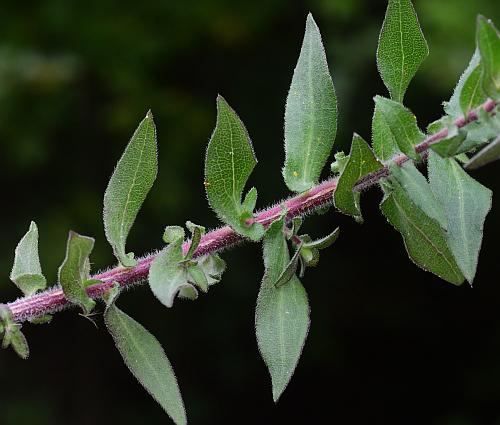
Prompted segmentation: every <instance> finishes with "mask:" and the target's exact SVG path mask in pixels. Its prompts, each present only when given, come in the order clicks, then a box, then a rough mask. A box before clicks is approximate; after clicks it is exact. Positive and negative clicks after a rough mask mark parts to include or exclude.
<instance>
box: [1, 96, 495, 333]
mask: <svg viewBox="0 0 500 425" xmlns="http://www.w3.org/2000/svg"><path fill="white" fill-rule="evenodd" d="M495 106H496V102H495V101H493V100H491V99H488V100H487V101H486V102H485V103H484V104H483V105H482V106H481V107H480V108H483V109H484V110H485V111H486V112H491V111H493V109H494V108H495ZM477 119H478V113H477V111H471V112H470V113H469V114H468V116H467V117H462V118H459V119H458V120H456V121H455V125H457V126H458V127H463V126H465V125H466V124H468V123H470V122H472V121H475V120H477ZM447 135H448V129H446V128H445V129H443V130H441V131H439V132H437V133H435V134H433V135H430V136H428V137H427V138H426V139H425V140H424V141H423V142H421V143H419V144H418V145H416V146H415V151H416V152H418V153H422V152H425V151H426V150H428V149H429V147H430V146H431V145H432V144H433V143H436V142H438V141H440V140H442V139H444V138H445V137H446V136H447ZM409 160H410V158H408V157H407V156H406V155H403V154H400V155H397V156H396V157H394V158H393V159H392V160H391V161H390V162H389V163H388V164H386V165H385V166H384V168H382V169H381V170H379V171H376V172H374V173H371V174H369V175H367V176H365V177H363V178H362V179H361V180H360V181H359V182H358V183H357V184H356V186H355V188H354V190H356V191H362V190H364V189H367V188H369V187H371V186H374V185H375V184H376V183H377V182H378V181H379V180H380V179H381V178H384V177H387V176H388V175H389V165H390V164H392V163H394V164H396V165H398V166H401V165H402V164H404V163H405V162H406V161H409ZM336 187H337V178H331V179H329V180H326V181H324V182H322V183H320V184H318V185H317V186H315V187H313V188H312V189H310V190H308V191H307V192H305V193H302V194H300V195H296V196H294V197H291V198H289V199H287V200H286V201H284V202H282V203H281V204H280V205H277V206H274V207H271V208H268V209H266V210H263V211H261V212H260V213H258V214H257V215H256V216H255V218H254V219H253V221H254V222H259V223H262V224H263V225H264V226H268V225H269V224H270V223H272V222H273V221H274V220H276V219H277V218H278V217H279V216H280V215H281V212H282V206H283V205H284V206H285V207H286V209H287V220H290V219H292V218H293V217H297V216H301V215H304V214H307V213H310V212H313V211H315V210H317V209H320V208H324V207H328V206H330V205H331V204H332V202H333V192H334V191H335V188H336ZM244 240H245V238H244V237H243V236H240V235H238V234H237V233H236V232H235V231H234V230H232V229H231V228H230V227H229V226H225V227H221V228H219V229H216V230H213V231H211V232H209V233H207V234H206V235H204V236H203V238H202V240H201V242H200V244H199V246H198V248H197V250H196V252H195V253H194V257H195V258H196V257H200V256H203V255H205V254H210V253H215V252H217V251H221V250H223V249H226V248H229V247H231V246H232V245H234V244H236V243H238V242H241V241H244ZM188 248H189V241H188V242H185V243H184V245H183V249H184V251H185V252H187V249H188ZM155 255H156V254H150V255H148V256H146V257H145V258H143V259H141V260H139V261H138V263H137V265H136V266H135V267H132V268H123V267H116V268H113V269H111V270H108V271H105V272H103V273H100V274H97V275H95V276H93V278H94V279H99V280H100V281H101V282H102V283H98V284H96V285H92V286H89V287H88V288H87V293H88V295H89V296H90V297H91V298H100V297H102V296H103V295H104V293H105V292H106V291H107V290H108V289H109V288H110V287H111V286H112V285H113V283H114V282H117V283H119V284H120V285H121V286H122V287H129V286H132V285H134V284H137V283H140V282H143V281H144V280H145V279H147V277H148V272H149V267H150V265H151V263H152V261H153V260H154V259H155ZM73 305H74V304H71V303H70V302H69V301H68V300H67V299H66V298H65V296H64V294H63V292H62V289H61V288H60V287H59V286H55V287H53V288H50V289H47V290H46V291H44V292H40V293H38V294H35V295H32V296H29V297H23V298H19V299H18V300H16V301H14V302H11V303H9V304H7V307H8V308H9V309H10V310H11V312H12V317H13V319H14V321H15V322H18V323H20V322H24V321H27V320H32V319H36V318H38V317H41V316H43V315H45V314H50V313H55V312H57V311H60V310H63V309H65V308H68V307H70V306H73Z"/></svg>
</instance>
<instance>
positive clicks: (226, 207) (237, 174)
mask: <svg viewBox="0 0 500 425" xmlns="http://www.w3.org/2000/svg"><path fill="white" fill-rule="evenodd" d="M256 164H257V159H256V158H255V154H254V152H253V148H252V142H251V141H250V137H249V136H248V133H247V130H246V128H245V126H244V125H243V123H242V122H241V120H240V118H239V117H238V115H236V112H234V111H233V109H231V107H230V106H229V105H228V104H227V102H226V101H225V100H224V99H223V98H222V96H218V97H217V124H216V126H215V130H214V132H213V134H212V137H211V138H210V142H209V144H208V148H207V155H206V158H205V188H206V192H207V197H208V202H209V203H210V206H211V207H212V208H213V210H214V211H215V213H216V214H217V216H218V217H219V218H220V219H221V220H222V221H223V222H224V223H226V224H228V225H230V226H231V227H232V228H233V229H234V230H235V231H236V232H238V233H239V234H241V235H243V236H246V237H248V238H250V239H252V240H259V239H260V238H261V237H262V235H263V234H264V227H263V226H262V225H261V224H260V223H253V224H251V225H248V224H246V222H245V220H246V218H248V214H246V213H248V211H246V210H245V209H244V208H243V206H242V204H241V196H242V194H243V189H244V188H245V184H246V182H247V180H248V177H249V176H250V174H251V173H252V170H253V169H254V167H255V165H256Z"/></svg>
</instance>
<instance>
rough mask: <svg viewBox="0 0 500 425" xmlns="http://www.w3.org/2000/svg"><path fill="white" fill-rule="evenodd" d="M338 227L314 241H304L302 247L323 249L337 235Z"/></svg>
mask: <svg viewBox="0 0 500 425" xmlns="http://www.w3.org/2000/svg"><path fill="white" fill-rule="evenodd" d="M339 234H340V227H337V228H336V229H335V230H334V231H333V232H332V233H330V234H329V235H326V236H324V237H322V238H320V239H316V240H314V241H309V242H304V245H303V248H316V249H325V248H328V247H329V246H331V245H332V244H333V243H334V242H335V241H336V240H337V239H338V237H339Z"/></svg>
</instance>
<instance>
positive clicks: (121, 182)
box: [104, 112, 158, 267]
mask: <svg viewBox="0 0 500 425" xmlns="http://www.w3.org/2000/svg"><path fill="white" fill-rule="evenodd" d="M157 171H158V159H157V153H156V128H155V124H154V122H153V115H152V114H151V112H148V113H147V115H146V117H145V118H144V119H143V120H142V121H141V122H140V124H139V126H138V127H137V130H135V133H134V135H133V136H132V138H131V139H130V142H129V143H128V145H127V147H126V149H125V152H124V153H123V155H122V157H121V158H120V160H119V161H118V164H117V165H116V168H115V171H114V172H113V175H112V176H111V179H110V180H109V183H108V187H107V189H106V193H105V194H104V230H105V231H106V238H107V239H108V241H109V243H110V244H111V246H112V248H113V252H114V254H115V256H116V258H117V259H118V261H119V262H120V263H121V264H122V265H123V266H125V267H132V266H134V265H135V264H136V261H135V260H134V258H133V254H126V252H125V243H126V240H127V236H128V234H129V232H130V229H131V228H132V225H133V224H134V221H135V219H136V217H137V214H138V213H139V210H140V208H141V206H142V204H143V202H144V200H145V199H146V196H147V194H148V192H149V190H150V189H151V187H152V186H153V183H154V181H155V180H156V174H157Z"/></svg>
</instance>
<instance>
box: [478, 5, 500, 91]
mask: <svg viewBox="0 0 500 425" xmlns="http://www.w3.org/2000/svg"><path fill="white" fill-rule="evenodd" d="M476 43H477V47H478V49H479V52H480V53H481V63H482V74H481V81H482V86H483V90H484V92H485V93H486V94H487V95H488V96H489V97H491V98H492V99H495V100H500V33H499V32H498V30H497V29H496V28H495V26H494V25H493V22H492V21H491V20H489V19H486V18H485V17H484V16H481V15H479V16H478V17H477V32H476Z"/></svg>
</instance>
